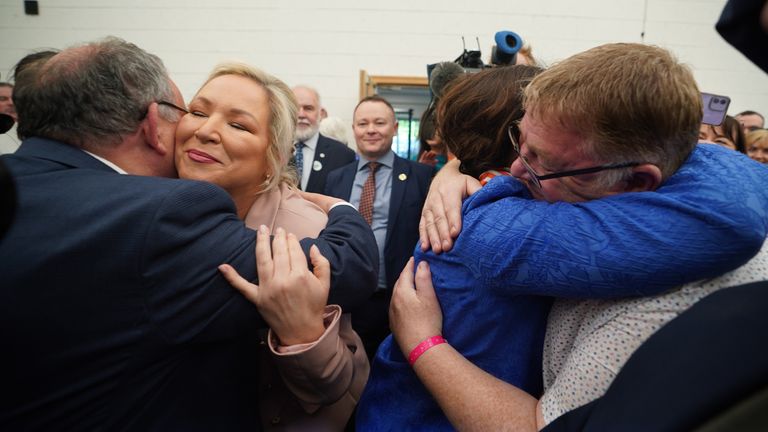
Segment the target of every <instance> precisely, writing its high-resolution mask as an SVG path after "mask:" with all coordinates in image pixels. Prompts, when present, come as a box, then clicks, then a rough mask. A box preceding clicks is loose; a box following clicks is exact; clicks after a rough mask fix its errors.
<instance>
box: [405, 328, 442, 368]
mask: <svg viewBox="0 0 768 432" xmlns="http://www.w3.org/2000/svg"><path fill="white" fill-rule="evenodd" d="M444 343H448V341H447V340H445V339H443V337H442V336H440V335H437V336H432V337H428V338H426V339H424V340H423V341H421V343H420V344H418V345H416V348H414V349H413V351H411V354H410V355H409V356H408V363H410V364H411V366H413V364H414V363H416V360H418V359H419V357H421V355H422V354H424V353H425V352H427V350H428V349H430V348H432V347H433V346H436V345H440V344H444Z"/></svg>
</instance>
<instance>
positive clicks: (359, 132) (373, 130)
mask: <svg viewBox="0 0 768 432" xmlns="http://www.w3.org/2000/svg"><path fill="white" fill-rule="evenodd" d="M352 129H353V131H354V133H355V141H356V142H357V149H358V151H359V152H360V154H362V155H363V156H365V157H366V158H368V159H378V158H380V157H382V156H384V155H385V154H387V152H388V151H389V150H390V149H391V148H392V140H393V138H394V137H395V135H396V134H397V122H396V121H395V113H393V112H392V110H390V109H389V107H388V106H387V105H386V104H383V103H381V102H363V103H362V104H360V106H358V107H357V109H356V110H355V115H354V119H353V123H352Z"/></svg>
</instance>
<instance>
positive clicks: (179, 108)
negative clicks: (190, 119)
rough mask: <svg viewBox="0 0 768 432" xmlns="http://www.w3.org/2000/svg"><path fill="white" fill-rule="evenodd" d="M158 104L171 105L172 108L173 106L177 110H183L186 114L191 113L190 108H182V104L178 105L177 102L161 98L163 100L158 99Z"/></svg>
mask: <svg viewBox="0 0 768 432" xmlns="http://www.w3.org/2000/svg"><path fill="white" fill-rule="evenodd" d="M157 104H158V105H165V106H167V107H171V108H173V109H175V110H177V111H181V112H183V113H184V114H189V110H187V109H186V108H182V107H180V106H178V105H176V104H175V103H172V102H168V101H163V100H161V101H157Z"/></svg>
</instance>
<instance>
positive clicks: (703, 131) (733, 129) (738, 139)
mask: <svg viewBox="0 0 768 432" xmlns="http://www.w3.org/2000/svg"><path fill="white" fill-rule="evenodd" d="M699 140H700V141H708V142H711V143H714V144H719V145H721V146H723V147H727V148H729V149H731V150H736V151H738V152H741V153H746V152H747V148H746V145H745V144H744V132H743V131H742V128H741V125H740V124H739V122H738V121H737V120H736V119H735V118H733V117H731V116H725V119H723V123H722V124H720V125H718V126H712V125H708V124H704V123H702V124H701V126H700V127H699Z"/></svg>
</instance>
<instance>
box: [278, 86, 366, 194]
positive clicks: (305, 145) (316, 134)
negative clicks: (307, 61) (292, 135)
mask: <svg viewBox="0 0 768 432" xmlns="http://www.w3.org/2000/svg"><path fill="white" fill-rule="evenodd" d="M293 95H294V96H295V97H296V102H297V103H298V105H299V121H298V123H297V124H296V143H295V146H296V150H295V153H294V158H293V163H294V164H295V166H296V169H297V171H298V174H299V186H300V187H301V190H303V191H306V192H313V193H323V191H325V181H326V178H327V177H328V173H329V172H331V171H333V170H335V169H336V168H339V167H342V166H344V165H346V164H348V163H350V162H352V161H354V160H355V152H354V151H352V149H351V148H349V147H347V146H346V145H344V143H341V142H339V141H336V140H335V139H333V138H329V137H327V136H325V135H323V134H321V133H320V120H321V119H322V118H324V117H325V108H323V107H322V105H321V104H320V94H319V93H318V92H317V90H315V89H313V88H312V87H308V86H296V87H294V88H293ZM299 152H300V154H299Z"/></svg>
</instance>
